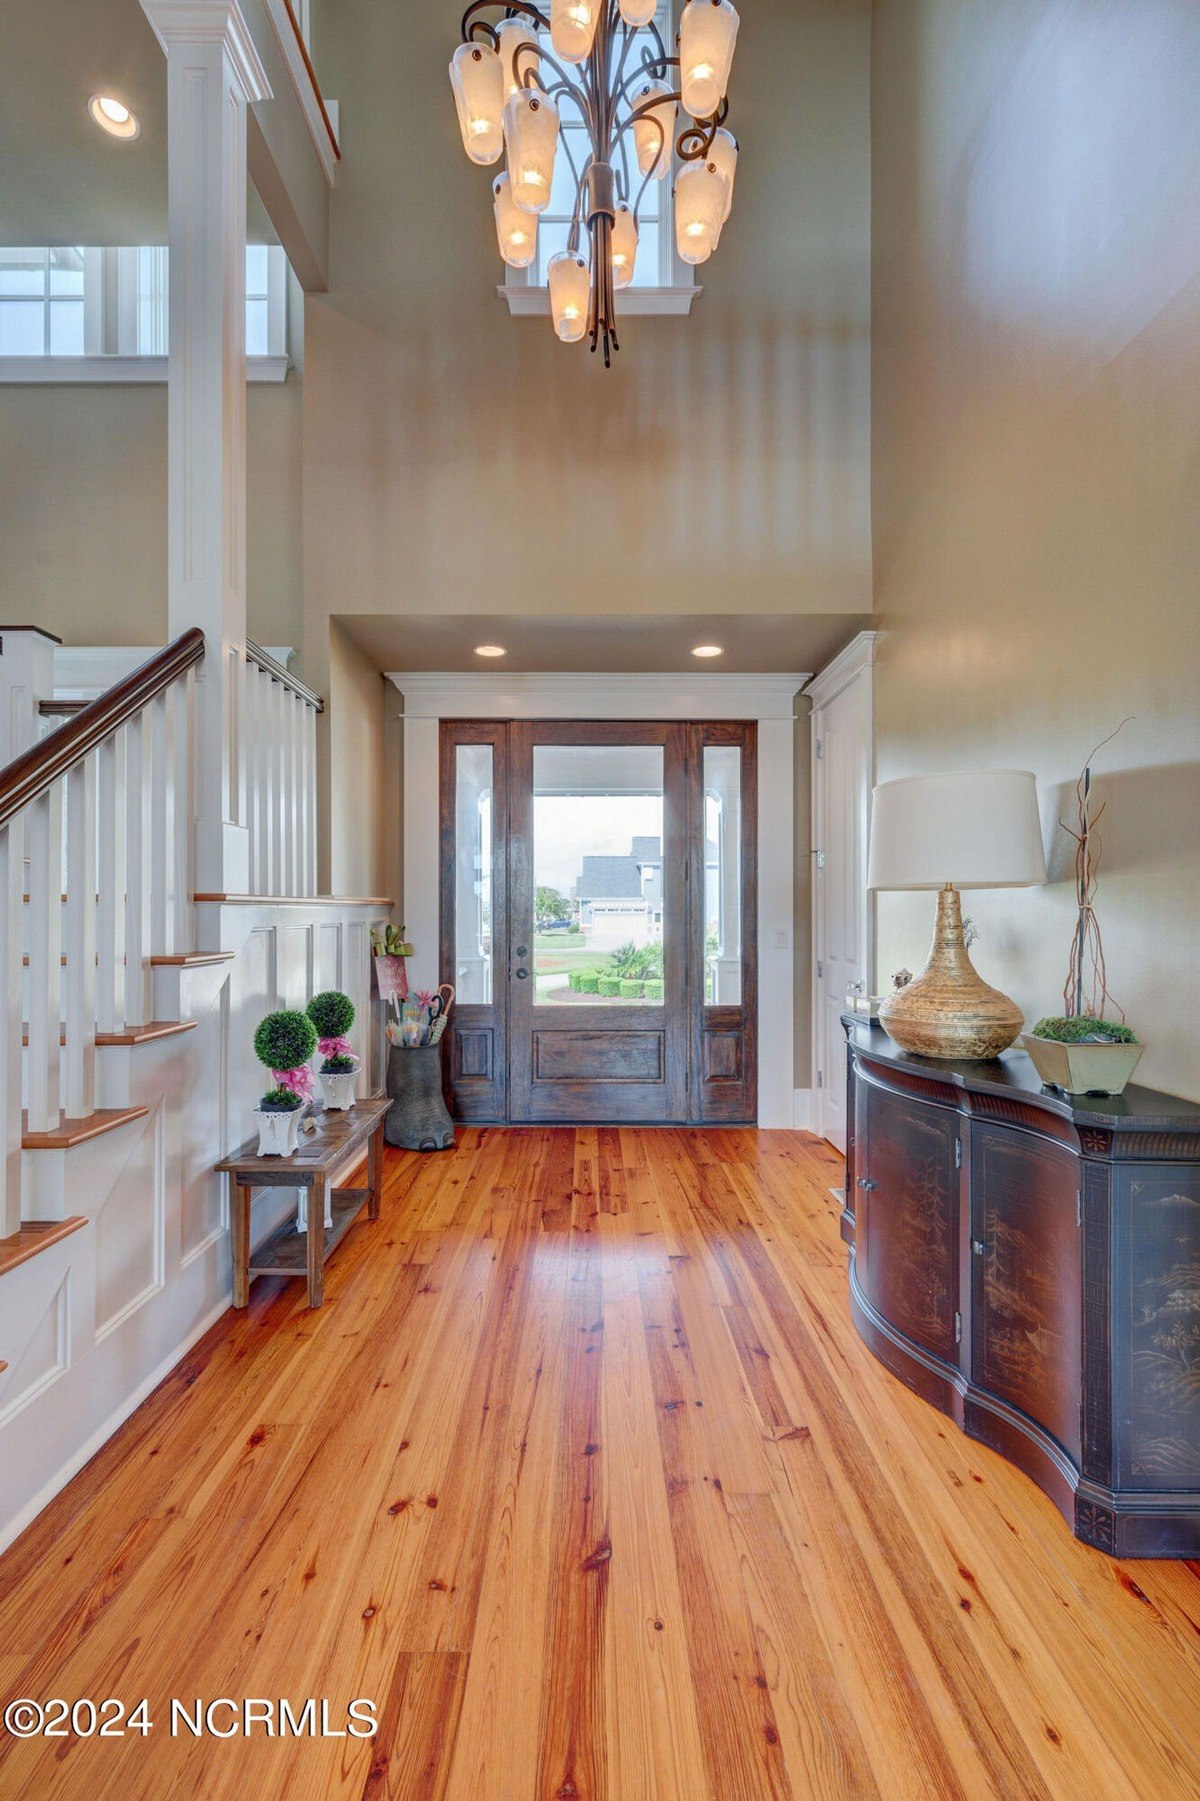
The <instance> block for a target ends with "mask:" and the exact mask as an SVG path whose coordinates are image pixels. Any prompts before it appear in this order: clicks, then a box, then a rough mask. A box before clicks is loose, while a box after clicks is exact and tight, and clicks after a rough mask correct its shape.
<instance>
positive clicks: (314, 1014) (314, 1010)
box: [307, 988, 354, 1038]
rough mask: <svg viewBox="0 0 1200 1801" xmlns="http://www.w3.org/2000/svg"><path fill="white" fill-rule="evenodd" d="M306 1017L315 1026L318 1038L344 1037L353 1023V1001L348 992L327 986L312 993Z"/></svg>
mask: <svg viewBox="0 0 1200 1801" xmlns="http://www.w3.org/2000/svg"><path fill="white" fill-rule="evenodd" d="M307 1012H308V1017H309V1018H310V1019H311V1020H312V1022H313V1025H314V1026H315V1027H316V1028H317V1037H318V1038H344V1037H345V1036H346V1033H347V1032H348V1031H349V1030H350V1027H351V1026H352V1025H353V1024H354V1002H353V1001H352V1000H351V999H350V996H349V995H348V994H341V993H339V991H338V990H337V989H336V988H329V989H327V990H326V991H325V993H324V994H314V995H313V997H312V999H311V1000H310V1001H309V1003H308V1008H307Z"/></svg>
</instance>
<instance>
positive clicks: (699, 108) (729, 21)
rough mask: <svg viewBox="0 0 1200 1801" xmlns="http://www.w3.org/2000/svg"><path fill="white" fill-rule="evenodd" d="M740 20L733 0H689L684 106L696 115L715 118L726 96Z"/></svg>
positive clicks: (682, 27) (683, 38)
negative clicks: (731, 0)
mask: <svg viewBox="0 0 1200 1801" xmlns="http://www.w3.org/2000/svg"><path fill="white" fill-rule="evenodd" d="M740 23H741V21H740V20H739V18H738V14H737V8H736V7H735V6H733V5H731V4H730V0H688V3H687V5H686V6H685V7H684V9H683V14H682V17H681V18H680V21H679V71H680V89H681V92H682V94H683V105H684V110H685V111H686V112H689V113H691V115H692V117H693V119H711V118H712V116H713V114H714V113H715V112H716V110H717V108H718V107H719V106H720V104H721V102H722V100H724V98H725V93H726V89H727V88H728V86H729V71H730V69H731V68H732V67H733V47H734V45H735V44H736V43H737V34H738V25H739V24H740Z"/></svg>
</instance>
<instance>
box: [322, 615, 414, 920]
mask: <svg viewBox="0 0 1200 1801" xmlns="http://www.w3.org/2000/svg"><path fill="white" fill-rule="evenodd" d="M389 699H390V701H391V702H393V703H395V702H397V701H398V696H397V695H396V692H395V690H394V689H393V688H392V687H391V686H390V684H389V683H388V682H386V681H385V680H384V678H383V676H382V675H381V674H380V673H379V671H378V670H377V669H376V668H375V667H374V665H373V664H372V663H370V662H368V660H367V658H366V657H365V656H364V655H363V653H362V651H361V650H360V649H359V648H358V646H357V645H356V644H354V643H352V642H351V640H350V639H349V638H348V637H347V635H346V633H345V632H344V631H343V630H342V628H341V626H339V625H333V626H332V627H331V628H330V632H329V684H328V725H327V729H328V733H329V763H330V768H331V769H332V771H333V785H332V798H331V801H330V803H329V805H328V808H327V817H328V821H329V847H330V851H329V854H330V870H329V879H328V881H327V882H325V881H323V882H322V883H321V888H322V892H328V893H330V894H343V895H353V896H357V897H361V898H363V899H366V898H367V897H374V896H382V895H383V894H384V893H385V885H386V880H387V876H388V875H389V874H390V873H391V872H390V871H389V870H388V868H387V856H388V846H389V844H390V843H391V842H392V840H391V836H390V834H389V832H388V828H387V824H386V814H387V811H388V810H389V809H393V808H394V809H395V810H396V811H397V812H398V811H399V807H400V789H399V786H398V780H397V779H394V778H395V777H396V776H397V775H398V772H390V773H389V770H388V763H387V758H388V753H389V750H390V751H391V752H393V754H394V752H395V737H394V736H393V734H392V733H390V732H389V730H388V724H387V715H386V712H385V707H386V705H387V703H388V701H389ZM397 710H398V708H397V706H396V705H393V706H392V707H391V711H392V712H396V711H397ZM388 898H389V899H393V898H395V897H394V896H390V895H389V896H388Z"/></svg>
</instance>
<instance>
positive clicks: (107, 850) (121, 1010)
mask: <svg viewBox="0 0 1200 1801" xmlns="http://www.w3.org/2000/svg"><path fill="white" fill-rule="evenodd" d="M96 817H97V824H98V831H97V862H96V867H97V889H98V901H97V908H96V1026H97V1029H98V1030H99V1031H101V1032H119V1031H120V1030H121V1029H122V1027H123V1026H124V1024H125V892H126V889H125V882H126V876H125V734H124V733H123V732H114V733H113V735H112V736H111V737H110V738H106V739H105V740H104V742H103V744H101V745H100V746H99V748H98V750H97V752H96Z"/></svg>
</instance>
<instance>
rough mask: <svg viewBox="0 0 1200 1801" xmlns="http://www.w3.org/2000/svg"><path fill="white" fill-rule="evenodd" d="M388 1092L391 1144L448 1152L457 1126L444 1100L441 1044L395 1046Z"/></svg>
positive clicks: (387, 1129) (386, 1126)
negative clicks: (389, 1097)
mask: <svg viewBox="0 0 1200 1801" xmlns="http://www.w3.org/2000/svg"><path fill="white" fill-rule="evenodd" d="M387 1091H388V1094H389V1095H390V1096H391V1101H392V1105H391V1108H390V1110H389V1112H388V1116H387V1119H386V1121H385V1123H384V1128H383V1136H384V1138H385V1139H386V1140H387V1142H388V1144H394V1145H398V1146H399V1148H400V1149H401V1150H403V1151H449V1150H453V1148H454V1122H453V1120H452V1119H451V1118H450V1115H449V1113H447V1111H446V1103H445V1101H444V1100H443V1098H442V1047H441V1045H440V1044H422V1045H406V1044H393V1045H392V1047H391V1053H390V1055H389V1057H388V1080H387Z"/></svg>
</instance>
